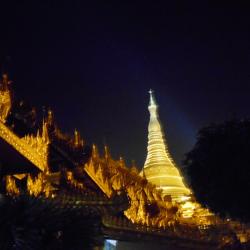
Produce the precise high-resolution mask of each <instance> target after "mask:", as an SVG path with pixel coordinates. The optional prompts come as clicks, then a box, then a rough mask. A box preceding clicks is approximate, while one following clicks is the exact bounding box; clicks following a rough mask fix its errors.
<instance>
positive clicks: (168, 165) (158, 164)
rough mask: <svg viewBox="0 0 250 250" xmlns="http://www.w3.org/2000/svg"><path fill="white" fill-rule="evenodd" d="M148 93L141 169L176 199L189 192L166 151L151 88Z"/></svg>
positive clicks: (166, 193) (164, 193) (149, 179)
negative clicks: (144, 150) (145, 137)
mask: <svg viewBox="0 0 250 250" xmlns="http://www.w3.org/2000/svg"><path fill="white" fill-rule="evenodd" d="M149 94H150V100H149V106H148V110H149V113H150V120H149V125H148V147H147V151H148V152H147V158H146V161H145V164H144V168H143V171H144V174H145V177H146V178H147V179H148V181H150V182H152V183H153V184H155V185H156V186H157V187H158V188H159V189H162V190H163V195H171V196H172V198H173V199H175V200H178V199H179V198H180V197H182V196H184V195H188V194H190V191H189V189H187V188H186V187H185V185H184V183H183V180H182V177H181V175H180V172H179V170H178V169H177V167H176V166H175V163H174V162H173V160H172V158H171V156H170V154H169V152H168V147H167V144H166V142H165V137H164V133H163V131H162V128H161V124H160V121H159V116H158V105H157V103H156V100H155V97H154V93H153V90H150V91H149Z"/></svg>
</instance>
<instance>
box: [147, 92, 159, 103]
mask: <svg viewBox="0 0 250 250" xmlns="http://www.w3.org/2000/svg"><path fill="white" fill-rule="evenodd" d="M148 93H149V94H150V102H149V106H157V105H156V102H155V97H154V91H153V90H152V89H150V90H149V92H148Z"/></svg>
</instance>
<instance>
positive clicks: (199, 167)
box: [184, 119, 250, 222]
mask: <svg viewBox="0 0 250 250" xmlns="http://www.w3.org/2000/svg"><path fill="white" fill-rule="evenodd" d="M184 165H185V169H186V174H187V175H188V176H189V178H190V184H191V187H192V189H193V191H194V193H195V196H196V197H197V199H198V201H200V202H201V203H203V204H205V205H207V206H208V207H209V208H210V209H211V210H212V211H214V212H217V213H219V214H220V215H222V216H227V215H228V216H230V217H231V218H236V219H241V220H242V221H245V222H249V221H250V202H249V198H250V120H247V119H245V120H237V119H234V120H230V121H226V122H224V123H221V124H211V125H210V126H208V127H205V128H203V129H201V130H200V131H199V133H198V138H197V142H196V144H195V146H194V148H193V149H192V150H191V151H190V152H189V153H187V154H186V157H185V160H184Z"/></svg>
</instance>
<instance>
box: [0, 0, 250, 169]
mask: <svg viewBox="0 0 250 250" xmlns="http://www.w3.org/2000/svg"><path fill="white" fill-rule="evenodd" d="M2 2H3V1H1V4H0V27H1V35H0V43H1V46H0V63H1V68H2V70H5V69H8V71H9V73H10V76H11V78H12V80H13V83H12V85H13V88H14V89H15V91H16V93H17V94H18V96H19V97H20V98H23V99H25V100H27V101H29V103H31V104H33V105H34V106H37V107H42V106H47V107H51V108H52V109H53V110H54V113H55V118H56V121H57V122H58V124H59V126H60V127H61V128H62V129H63V131H65V132H68V133H73V130H74V129H75V128H78V129H79V130H80V132H81V134H82V136H83V138H84V139H85V140H86V141H87V143H88V144H92V143H96V144H97V145H99V146H100V147H102V146H103V145H104V144H108V145H109V146H110V148H111V153H112V155H113V156H114V157H119V155H122V156H124V158H125V159H126V160H127V162H128V163H130V162H131V160H135V161H136V163H137V165H138V166H139V167H142V166H143V163H144V160H145V157H146V146H147V125H148V120H149V113H148V110H147V106H148V101H149V96H148V90H149V89H150V88H152V89H153V90H154V91H155V95H156V99H157V102H158V104H159V107H160V109H159V111H160V118H161V122H162V124H163V126H164V131H165V133H166V137H167V141H168V144H169V149H170V152H171V153H172V155H173V157H174V159H175V160H176V161H177V162H178V163H179V164H180V163H181V160H182V159H183V157H184V153H185V152H187V151H189V150H190V149H191V148H192V145H193V144H194V142H195V137H196V133H197V131H198V129H199V128H201V127H202V126H204V125H206V124H208V123H210V122H217V121H223V120H225V119H229V118H232V117H234V116H236V117H248V116H249V115H250V82H249V69H250V67H249V66H250V65H249V52H250V51H249V49H250V46H249V24H250V21H249V9H248V8H247V6H243V5H242V6H240V5H239V4H237V5H230V4H229V3H227V4H225V5H219V4H218V3H217V4H216V5H213V4H206V3H205V2H206V1H200V2H201V3H200V4H198V5H197V4H190V1H183V2H186V3H185V4H184V3H183V2H181V1H171V2H175V3H174V4H171V5H170V4H168V3H167V2H168V1H165V4H157V3H153V1H152V3H151V4H145V3H144V4H142V3H140V4H139V3H138V4H137V3H132V4H128V3H125V1H124V2H123V3H121V1H116V3H115V4H114V3H111V2H109V1H102V2H95V3H92V4H86V3H84V2H85V1H52V0H51V1H35V0H33V1H19V2H20V3H19V4H17V3H14V2H12V1H6V2H8V3H5V4H3V3H2ZM16 2H17V1H16ZM169 2H170V1H169ZM191 2H192V1H191Z"/></svg>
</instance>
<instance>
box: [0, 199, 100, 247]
mask: <svg viewBox="0 0 250 250" xmlns="http://www.w3.org/2000/svg"><path fill="white" fill-rule="evenodd" d="M88 210H89V208H88V209H85V208H84V207H83V208H80V207H79V208H78V207H76V206H72V205H71V206H69V205H67V204H63V203H61V202H57V201H54V200H49V199H44V198H42V197H40V198H35V197H30V196H27V195H26V194H23V195H21V196H19V197H9V196H3V195H1V194H0V249H1V250H52V249H53V250H66V249H67V250H80V249H93V246H96V245H101V244H102V243H103V238H102V235H101V233H100V232H99V230H100V229H99V228H100V225H99V223H100V218H98V216H97V215H96V214H93V213H90V214H88ZM86 212H87V213H86Z"/></svg>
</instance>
